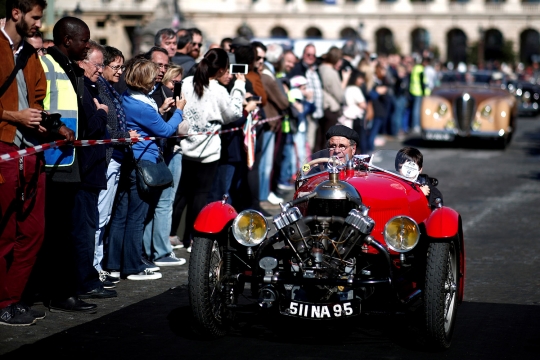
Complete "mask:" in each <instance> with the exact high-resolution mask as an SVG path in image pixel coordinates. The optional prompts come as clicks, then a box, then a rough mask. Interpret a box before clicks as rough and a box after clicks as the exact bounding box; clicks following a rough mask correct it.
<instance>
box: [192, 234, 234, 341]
mask: <svg viewBox="0 0 540 360" xmlns="http://www.w3.org/2000/svg"><path fill="white" fill-rule="evenodd" d="M223 261H224V259H223V250H222V249H221V248H220V246H219V244H218V242H217V241H216V240H212V239H207V238H195V239H194V241H193V245H192V251H191V257H190V261H189V300H190V303H191V311H192V312H193V317H194V319H195V323H196V327H197V328H196V330H197V332H198V333H200V334H201V335H205V336H210V337H214V338H215V337H220V336H223V335H225V333H226V332H227V328H228V326H227V324H228V321H229V320H230V314H229V312H228V311H227V310H226V309H225V303H224V301H223V294H222V290H223V266H224V263H223Z"/></svg>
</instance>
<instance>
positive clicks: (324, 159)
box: [304, 157, 330, 167]
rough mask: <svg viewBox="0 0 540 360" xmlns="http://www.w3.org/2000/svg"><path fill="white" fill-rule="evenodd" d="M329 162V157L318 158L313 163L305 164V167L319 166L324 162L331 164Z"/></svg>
mask: <svg viewBox="0 0 540 360" xmlns="http://www.w3.org/2000/svg"><path fill="white" fill-rule="evenodd" d="M329 161H330V158H329V157H324V158H317V159H313V160H311V161H310V162H308V163H307V164H304V166H305V165H309V166H310V167H311V166H312V165H315V164H319V163H323V162H325V163H327V162H329Z"/></svg>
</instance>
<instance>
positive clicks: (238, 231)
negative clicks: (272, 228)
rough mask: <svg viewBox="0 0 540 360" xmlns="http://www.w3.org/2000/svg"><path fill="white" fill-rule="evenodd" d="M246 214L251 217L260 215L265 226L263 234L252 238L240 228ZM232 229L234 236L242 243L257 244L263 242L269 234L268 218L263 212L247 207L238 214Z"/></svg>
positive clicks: (249, 245) (244, 244) (243, 244)
mask: <svg viewBox="0 0 540 360" xmlns="http://www.w3.org/2000/svg"><path fill="white" fill-rule="evenodd" d="M246 216H250V217H252V216H256V217H259V218H260V220H262V227H263V235H262V236H259V237H257V238H256V239H250V238H249V237H248V236H246V233H245V232H243V231H242V230H241V229H240V226H239V223H240V221H241V220H242V219H243V218H245V217H246ZM231 229H232V234H233V237H234V238H235V240H236V241H237V242H238V243H239V244H240V245H242V246H247V247H252V246H257V245H259V244H260V243H262V242H263V241H264V240H265V239H266V237H267V236H268V220H266V218H265V217H264V215H263V214H262V213H261V212H259V211H257V210H252V209H247V210H244V211H241V212H240V213H239V214H238V215H236V217H235V218H234V220H233V223H232V227H231Z"/></svg>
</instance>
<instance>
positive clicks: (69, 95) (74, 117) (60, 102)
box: [40, 54, 79, 167]
mask: <svg viewBox="0 0 540 360" xmlns="http://www.w3.org/2000/svg"><path fill="white" fill-rule="evenodd" d="M40 61H41V65H42V66H43V70H44V71H45V75H46V77H47V95H46V96H45V99H44V100H43V108H44V109H45V110H46V111H48V112H49V113H60V114H62V118H61V119H62V122H63V123H64V124H65V125H66V126H67V127H68V128H70V129H71V130H73V132H74V133H75V138H77V136H78V134H77V130H78V126H77V125H78V109H79V107H78V103H77V92H76V91H75V89H74V88H73V85H72V84H71V81H70V80H69V77H68V76H67V74H66V72H65V71H64V69H62V67H61V66H60V65H59V64H58V63H57V62H56V61H55V60H54V59H53V57H52V56H51V55H49V54H48V55H45V56H40ZM74 161H75V148H74V147H73V146H71V145H66V146H62V147H59V148H54V149H49V150H46V151H45V163H46V165H45V166H47V167H66V166H71V165H73V162H74Z"/></svg>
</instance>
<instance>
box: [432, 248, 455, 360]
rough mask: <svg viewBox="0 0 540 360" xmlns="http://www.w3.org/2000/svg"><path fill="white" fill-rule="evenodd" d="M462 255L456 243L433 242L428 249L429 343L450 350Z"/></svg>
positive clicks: (434, 346)
mask: <svg viewBox="0 0 540 360" xmlns="http://www.w3.org/2000/svg"><path fill="white" fill-rule="evenodd" d="M458 262H459V258H458V254H457V250H456V247H455V245H454V244H453V243H431V244H429V247H428V252H427V264H426V289H425V293H424V319H425V325H426V329H425V330H426V340H427V345H428V346H429V347H431V348H435V349H440V350H442V349H447V348H449V347H450V344H451V342H452V334H453V332H454V323H455V319H456V313H457V294H458V293H459V291H458V290H459V289H458V287H459V279H458V269H459V263H458Z"/></svg>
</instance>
